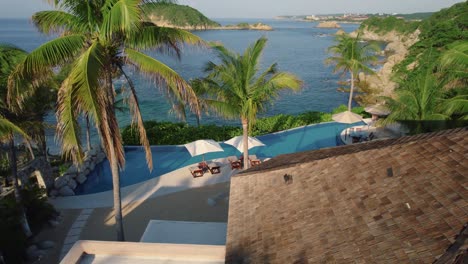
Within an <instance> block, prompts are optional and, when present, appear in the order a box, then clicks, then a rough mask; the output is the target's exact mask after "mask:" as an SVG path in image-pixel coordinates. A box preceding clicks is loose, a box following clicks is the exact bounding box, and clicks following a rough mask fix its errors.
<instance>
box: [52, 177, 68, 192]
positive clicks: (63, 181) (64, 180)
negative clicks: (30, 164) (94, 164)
mask: <svg viewBox="0 0 468 264" xmlns="http://www.w3.org/2000/svg"><path fill="white" fill-rule="evenodd" d="M69 180H70V176H69V175H64V176H62V177H58V178H56V179H55V182H54V187H55V188H56V189H60V188H62V187H63V186H65V185H67V184H68V181H69Z"/></svg>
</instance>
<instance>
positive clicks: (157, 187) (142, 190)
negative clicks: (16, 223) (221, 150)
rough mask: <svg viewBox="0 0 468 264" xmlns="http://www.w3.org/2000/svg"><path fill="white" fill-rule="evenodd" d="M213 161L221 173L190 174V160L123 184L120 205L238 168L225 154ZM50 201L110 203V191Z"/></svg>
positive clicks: (208, 181) (58, 204) (60, 204)
mask: <svg viewBox="0 0 468 264" xmlns="http://www.w3.org/2000/svg"><path fill="white" fill-rule="evenodd" d="M213 161H215V162H218V163H220V164H222V166H221V173H219V174H213V175H212V174H211V173H210V172H207V173H205V174H204V175H203V177H197V178H193V176H192V174H191V173H190V170H189V167H191V166H194V165H193V164H192V165H189V166H186V167H183V168H180V169H177V170H175V171H172V172H169V173H166V174H163V175H161V176H159V177H156V178H153V179H150V180H147V181H144V182H141V183H137V184H133V185H130V186H127V187H123V188H121V195H122V206H124V205H126V204H131V203H134V202H142V201H145V200H147V199H150V198H154V197H158V196H162V195H166V194H170V193H174V192H180V191H184V190H187V189H191V188H197V187H203V186H207V185H213V184H218V183H222V182H228V181H229V180H230V179H231V176H232V175H233V174H235V173H236V172H237V170H231V167H230V165H229V161H228V160H227V159H226V158H221V159H215V160H213ZM49 202H50V203H51V204H52V205H53V206H54V207H55V208H57V209H85V208H102V207H112V206H113V194H112V190H111V191H106V192H100V193H94V194H87V195H77V196H68V197H57V198H53V199H52V198H51V199H49Z"/></svg>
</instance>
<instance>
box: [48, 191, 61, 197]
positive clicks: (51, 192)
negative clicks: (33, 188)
mask: <svg viewBox="0 0 468 264" xmlns="http://www.w3.org/2000/svg"><path fill="white" fill-rule="evenodd" d="M58 194H59V192H58V190H57V189H52V191H50V193H49V195H50V197H57V196H58Z"/></svg>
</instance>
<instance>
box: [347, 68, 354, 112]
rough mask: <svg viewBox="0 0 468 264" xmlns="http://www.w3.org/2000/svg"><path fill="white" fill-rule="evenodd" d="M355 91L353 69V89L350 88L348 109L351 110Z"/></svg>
mask: <svg viewBox="0 0 468 264" xmlns="http://www.w3.org/2000/svg"><path fill="white" fill-rule="evenodd" d="M353 93H354V73H353V72H352V71H351V89H349V100H348V111H350V112H351V104H352V102H353Z"/></svg>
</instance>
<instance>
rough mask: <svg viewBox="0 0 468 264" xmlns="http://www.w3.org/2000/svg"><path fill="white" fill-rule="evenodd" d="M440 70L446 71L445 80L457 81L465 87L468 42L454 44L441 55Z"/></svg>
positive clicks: (467, 73) (467, 78)
mask: <svg viewBox="0 0 468 264" xmlns="http://www.w3.org/2000/svg"><path fill="white" fill-rule="evenodd" d="M440 68H441V70H444V71H447V72H448V74H447V77H448V78H447V80H448V82H451V81H458V82H459V83H460V84H461V86H464V87H466V86H467V82H468V70H467V69H468V41H460V42H455V43H454V44H452V45H451V46H450V49H448V50H447V51H445V52H444V53H442V56H441V59H440Z"/></svg>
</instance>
